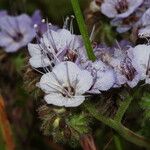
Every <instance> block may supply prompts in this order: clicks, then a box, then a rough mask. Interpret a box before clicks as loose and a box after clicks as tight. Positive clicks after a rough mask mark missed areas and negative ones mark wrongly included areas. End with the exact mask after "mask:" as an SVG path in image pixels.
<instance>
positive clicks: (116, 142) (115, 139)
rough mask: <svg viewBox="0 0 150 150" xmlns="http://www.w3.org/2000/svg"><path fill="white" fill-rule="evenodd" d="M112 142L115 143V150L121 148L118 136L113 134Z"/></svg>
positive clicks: (120, 149)
mask: <svg viewBox="0 0 150 150" xmlns="http://www.w3.org/2000/svg"><path fill="white" fill-rule="evenodd" d="M114 143H115V146H116V150H122V149H123V148H122V145H121V141H120V137H119V136H118V135H117V134H115V135H114Z"/></svg>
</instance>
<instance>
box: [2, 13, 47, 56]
mask: <svg viewBox="0 0 150 150" xmlns="http://www.w3.org/2000/svg"><path fill="white" fill-rule="evenodd" d="M41 20H42V18H41V13H40V11H39V10H37V11H35V12H34V14H33V16H32V17H30V16H28V15H27V14H21V15H18V16H10V15H8V13H7V12H6V11H0V39H1V40H0V47H3V48H4V50H5V51H6V52H10V53H12V52H16V51H17V50H19V49H20V48H22V47H24V46H26V45H27V44H28V43H29V42H31V41H32V39H33V38H34V37H35V35H36V31H35V29H34V25H35V24H37V25H38V26H39V27H40V28H38V31H37V32H39V33H44V32H45V31H46V28H47V27H46V24H45V23H42V22H41Z"/></svg>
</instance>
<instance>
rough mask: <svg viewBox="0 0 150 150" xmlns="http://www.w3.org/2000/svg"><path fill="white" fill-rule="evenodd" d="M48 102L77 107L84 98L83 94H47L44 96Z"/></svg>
mask: <svg viewBox="0 0 150 150" xmlns="http://www.w3.org/2000/svg"><path fill="white" fill-rule="evenodd" d="M44 99H45V101H46V102H47V103H48V104H52V105H56V106H61V107H62V106H65V107H77V106H79V105H81V104H82V103H83V101H84V100H85V97H84V96H74V97H72V98H66V97H63V96H62V95H61V94H55V93H52V94H48V95H46V96H45V97H44Z"/></svg>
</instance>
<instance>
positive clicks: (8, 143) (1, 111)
mask: <svg viewBox="0 0 150 150" xmlns="http://www.w3.org/2000/svg"><path fill="white" fill-rule="evenodd" d="M0 128H1V129H0V130H1V132H2V136H3V140H4V141H5V149H6V150H14V149H15V144H14V141H13V138H12V132H11V128H10V124H9V121H8V119H7V115H6V112H5V106H4V100H3V98H2V96H1V95H0Z"/></svg>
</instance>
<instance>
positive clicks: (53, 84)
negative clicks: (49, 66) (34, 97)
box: [37, 72, 62, 94]
mask: <svg viewBox="0 0 150 150" xmlns="http://www.w3.org/2000/svg"><path fill="white" fill-rule="evenodd" d="M37 86H38V87H40V88H41V89H42V90H43V91H44V92H45V93H47V94H49V93H51V92H52V93H53V92H56V93H61V91H62V88H61V85H60V84H59V82H58V80H57V78H56V76H55V75H54V74H53V73H52V72H49V73H46V74H44V75H43V76H42V77H41V80H40V82H39V83H38V85H37Z"/></svg>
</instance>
